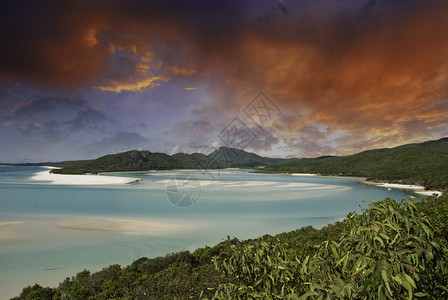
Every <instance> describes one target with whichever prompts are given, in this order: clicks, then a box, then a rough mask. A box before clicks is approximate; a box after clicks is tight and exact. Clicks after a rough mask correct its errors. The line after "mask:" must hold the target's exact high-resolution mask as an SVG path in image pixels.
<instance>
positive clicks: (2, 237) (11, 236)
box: [0, 221, 24, 242]
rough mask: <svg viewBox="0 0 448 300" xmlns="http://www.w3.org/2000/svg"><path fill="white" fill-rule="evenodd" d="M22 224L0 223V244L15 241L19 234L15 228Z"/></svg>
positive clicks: (19, 222) (18, 222)
mask: <svg viewBox="0 0 448 300" xmlns="http://www.w3.org/2000/svg"><path fill="white" fill-rule="evenodd" d="M23 223H24V222H22V221H16V222H0V242H1V241H8V240H15V239H17V238H19V234H18V233H17V227H19V226H20V225H22V224H23Z"/></svg>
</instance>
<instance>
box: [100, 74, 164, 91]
mask: <svg viewBox="0 0 448 300" xmlns="http://www.w3.org/2000/svg"><path fill="white" fill-rule="evenodd" d="M167 80H168V78H166V77H162V76H154V77H151V78H146V79H141V80H138V81H135V82H120V81H112V82H111V84H112V85H110V86H96V87H94V88H95V89H98V90H100V91H107V92H114V93H121V92H122V91H127V92H140V91H143V90H145V89H153V88H155V87H156V86H159V85H160V83H161V82H166V81H167Z"/></svg>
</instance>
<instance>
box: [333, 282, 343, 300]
mask: <svg viewBox="0 0 448 300" xmlns="http://www.w3.org/2000/svg"><path fill="white" fill-rule="evenodd" d="M330 288H331V289H332V290H333V292H334V293H335V294H336V296H337V297H338V298H340V299H343V298H344V297H342V295H341V293H340V292H339V287H338V286H337V285H334V284H332V285H330Z"/></svg>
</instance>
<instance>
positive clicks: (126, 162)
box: [51, 150, 224, 174]
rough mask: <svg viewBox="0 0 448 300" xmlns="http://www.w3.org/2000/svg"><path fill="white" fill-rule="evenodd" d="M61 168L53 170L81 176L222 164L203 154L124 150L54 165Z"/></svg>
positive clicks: (206, 167) (217, 165)
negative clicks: (170, 153) (90, 158)
mask: <svg viewBox="0 0 448 300" xmlns="http://www.w3.org/2000/svg"><path fill="white" fill-rule="evenodd" d="M56 165H58V166H61V167H62V168H61V169H53V170H52V171H51V172H52V173H57V174H85V173H99V172H117V171H147V170H171V169H214V168H223V167H224V164H223V163H220V162H217V161H215V160H213V159H212V158H210V157H207V156H206V155H204V154H200V153H193V154H185V153H177V154H174V155H171V156H170V155H168V154H165V153H151V152H149V151H137V150H133V151H128V152H124V153H118V154H109V155H106V156H102V157H100V158H97V159H95V160H87V161H69V162H62V163H59V164H56Z"/></svg>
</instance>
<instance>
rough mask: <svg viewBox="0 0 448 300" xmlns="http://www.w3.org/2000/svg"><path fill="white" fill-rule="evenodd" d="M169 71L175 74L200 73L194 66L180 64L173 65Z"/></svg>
mask: <svg viewBox="0 0 448 300" xmlns="http://www.w3.org/2000/svg"><path fill="white" fill-rule="evenodd" d="M168 71H169V72H170V73H172V74H175V75H183V76H191V75H194V74H196V73H198V71H197V70H195V69H194V68H180V67H178V66H173V67H170V68H168Z"/></svg>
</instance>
